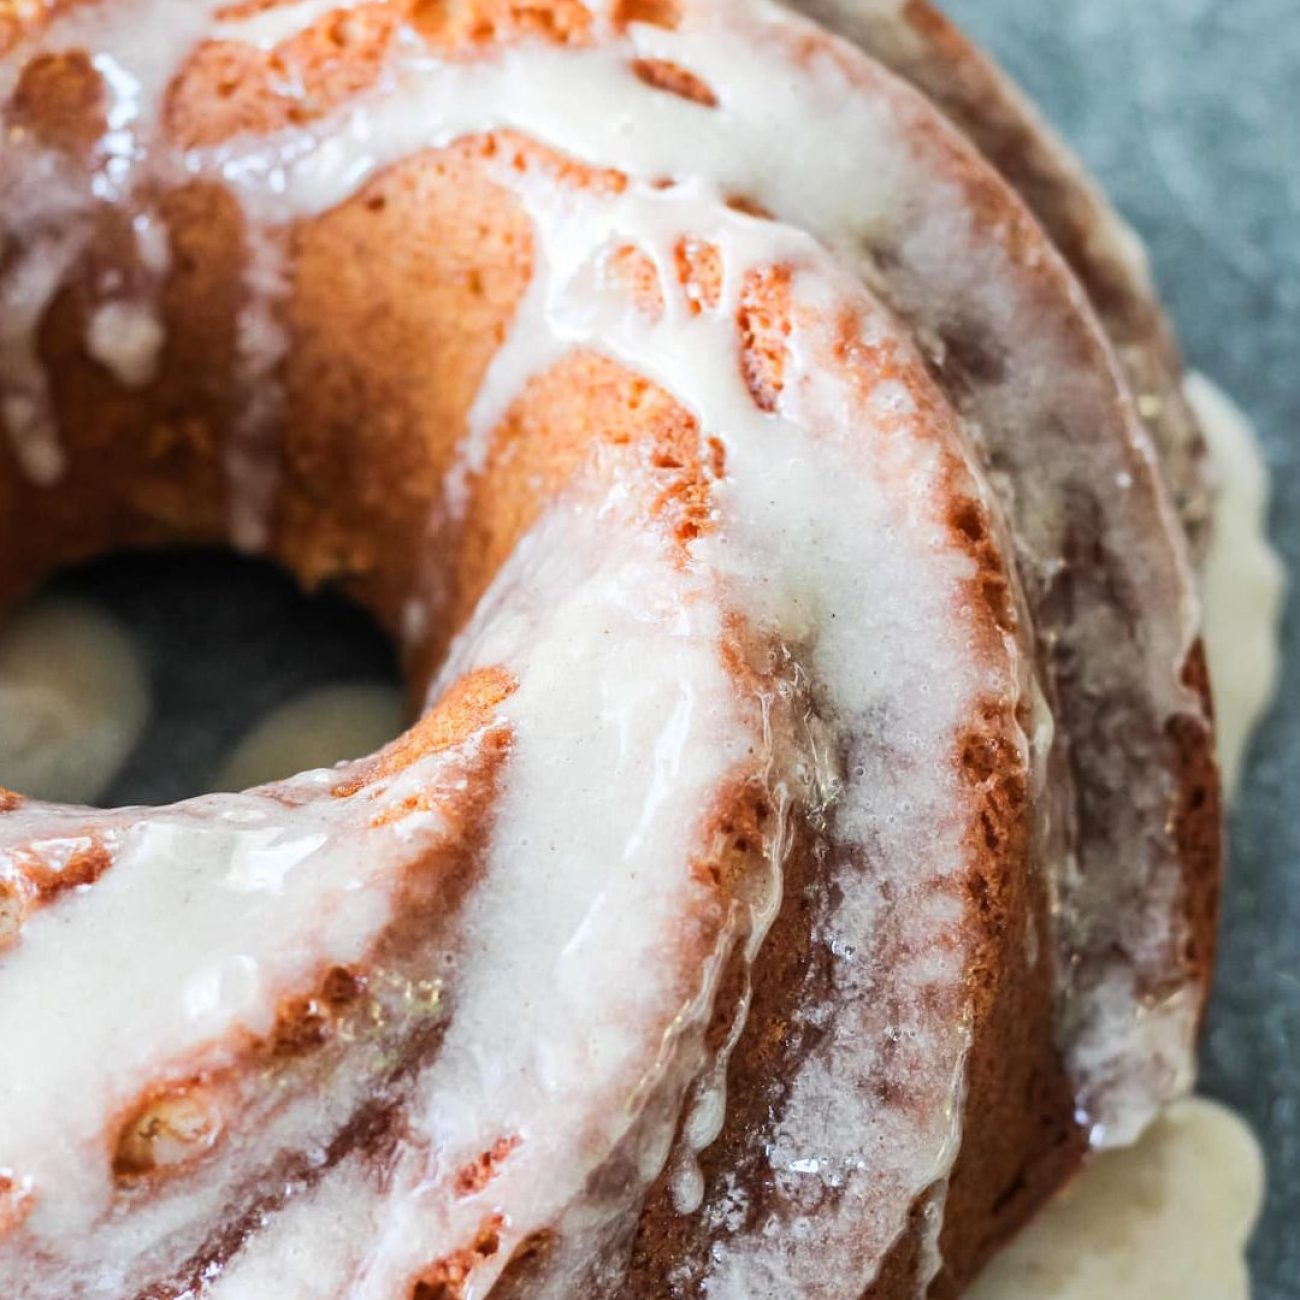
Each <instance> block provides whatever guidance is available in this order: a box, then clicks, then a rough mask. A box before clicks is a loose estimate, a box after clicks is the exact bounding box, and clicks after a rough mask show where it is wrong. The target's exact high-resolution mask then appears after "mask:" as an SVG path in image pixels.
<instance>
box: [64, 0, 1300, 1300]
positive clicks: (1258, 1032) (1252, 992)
mask: <svg viewBox="0 0 1300 1300" xmlns="http://www.w3.org/2000/svg"><path fill="white" fill-rule="evenodd" d="M949 8H950V10H951V11H952V12H953V14H954V15H955V16H956V17H958V18H959V19H960V20H961V21H962V22H963V23H964V24H966V25H967V27H968V28H969V30H971V31H972V32H973V33H974V34H976V35H977V36H978V37H980V38H981V39H982V40H983V41H984V42H985V43H986V44H987V45H988V46H989V47H990V48H991V49H993V50H994V51H995V52H996V53H997V55H998V56H999V57H1000V58H1001V59H1002V60H1003V62H1004V63H1006V64H1007V65H1008V66H1009V67H1010V68H1011V70H1012V71H1013V72H1014V73H1015V74H1016V75H1017V77H1018V78H1019V79H1020V81H1021V82H1022V84H1023V85H1024V86H1025V87H1026V88H1028V89H1029V90H1030V92H1031V93H1032V94H1033V96H1034V97H1035V98H1036V99H1037V101H1038V102H1039V103H1040V104H1041V105H1042V106H1043V107H1044V109H1045V111H1046V113H1047V115H1048V116H1049V117H1050V118H1052V119H1053V120H1054V121H1055V122H1056V123H1057V124H1058V125H1059V126H1060V127H1061V129H1062V130H1063V132H1064V133H1065V135H1066V136H1067V137H1068V138H1069V139H1070V140H1071V141H1072V142H1073V143H1074V144H1075V145H1076V147H1078V148H1079V149H1080V151H1081V152H1082V153H1083V154H1084V156H1085V157H1086V158H1087V159H1088V161H1089V162H1090V163H1091V164H1092V165H1093V167H1094V169H1095V170H1096V171H1097V173H1098V174H1099V175H1100V176H1101V177H1102V178H1103V180H1104V181H1105V182H1106V184H1107V186H1108V188H1109V189H1110V191H1111V193H1112V194H1113V195H1114V196H1115V198H1116V199H1117V201H1118V203H1119V205H1120V207H1121V208H1122V209H1123V210H1124V211H1125V212H1126V213H1127V214H1128V216H1129V217H1130V218H1131V219H1132V220H1133V221H1134V223H1135V224H1136V226H1137V227H1138V229H1139V230H1140V231H1141V233H1142V234H1143V235H1144V236H1145V238H1146V239H1147V241H1148V243H1149V245H1150V247H1151V250H1152V256H1153V261H1154V265H1155V270H1156V275H1157V278H1158V279H1159V282H1160V284H1161V286H1162V288H1163V290H1164V293H1165V297H1166V300H1167V301H1168V303H1169V304H1170V307H1171V310H1172V312H1173V314H1174V316H1175V318H1176V320H1177V322H1178V325H1179V328H1180V331H1181V334H1182V337H1183V340H1184V342H1185V345H1186V350H1187V353H1188V355H1189V358H1190V359H1191V361H1192V362H1193V364H1195V365H1196V366H1198V367H1199V368H1201V369H1203V370H1204V371H1206V372H1207V373H1208V374H1209V375H1211V376H1212V377H1214V378H1215V379H1217V380H1219V381H1220V382H1221V383H1223V384H1224V385H1225V386H1226V387H1227V388H1228V389H1229V390H1230V391H1231V392H1232V393H1233V394H1234V395H1235V396H1236V397H1237V399H1238V400H1239V401H1240V402H1241V403H1242V404H1243V405H1244V406H1245V407H1246V409H1247V410H1248V411H1249V412H1250V413H1251V415H1252V416H1254V418H1255V419H1256V421H1257V422H1258V424H1259V426H1260V428H1261V430H1262V431H1263V434H1264V438H1265V442H1266V445H1267V450H1268V455H1269V459H1270V461H1271V463H1272V465H1273V467H1274V469H1275V471H1276V479H1275V493H1276V496H1275V503H1274V522H1275V531H1276V536H1277V538H1278V540H1279V543H1280V546H1281V549H1282V551H1283V552H1284V554H1285V556H1286V559H1287V561H1288V564H1289V566H1291V567H1292V568H1293V570H1294V569H1295V566H1296V564H1297V561H1298V560H1300V465H1298V464H1297V461H1298V459H1300V457H1298V455H1297V441H1296V437H1295V433H1294V431H1295V430H1296V429H1297V428H1300V364H1298V363H1297V359H1296V357H1295V356H1294V352H1295V348H1296V343H1297V336H1298V335H1300V239H1298V238H1297V235H1300V219H1298V214H1300V119H1298V118H1297V116H1296V110H1295V103H1294V101H1295V96H1296V88H1297V85H1298V84H1300V0H1217V2H1211V0H1077V3H1074V4H1066V3H1061V2H1059V0H951V2H950V4H949ZM74 585H75V587H76V588H77V589H78V590H80V591H83V592H90V593H93V594H94V595H95V596H96V598H97V599H99V600H100V601H102V602H103V603H105V604H107V605H108V606H109V607H111V608H112V609H113V610H115V611H116V612H117V613H118V615H119V616H120V617H122V618H123V619H124V620H125V621H126V622H127V623H128V624H129V625H130V626H131V627H132V628H133V629H134V630H135V631H136V632H137V634H138V636H139V639H140V641H141V643H142V645H143V646H144V647H145V651H146V654H147V656H148V661H149V666H150V671H151V674H152V677H153V684H154V691H155V704H156V708H157V712H156V714H155V718H154V721H153V723H152V725H151V728H150V731H149V732H148V734H147V736H146V738H145V740H144V742H143V744H142V747H141V750H140V752H139V753H138V754H137V755H136V756H135V757H134V759H133V760H132V763H131V765H130V768H129V770H128V771H127V772H126V773H125V774H124V775H123V777H122V779H121V780H120V781H119V782H118V784H117V786H116V787H115V789H114V790H113V791H111V792H110V799H111V801H113V802H128V801H140V802H161V801H165V800H169V799H174V798H178V797H180V796H182V795H185V794H189V793H195V792H198V791H199V790H201V789H203V788H205V786H206V783H207V782H208V781H209V780H210V779H211V777H212V775H213V773H214V772H215V771H216V769H217V767H218V765H219V763H220V761H221V759H222V757H223V756H224V755H225V754H226V753H227V752H228V750H229V747H230V745H231V743H232V742H233V741H234V739H235V738H237V737H238V736H239V735H240V734H241V733H242V732H243V731H244V730H245V729H246V728H247V727H248V726H249V725H250V724H251V723H252V722H253V721H254V720H255V719H256V718H257V717H258V716H260V715H261V713H262V712H264V711H265V710H266V709H267V708H268V707H269V706H270V705H271V704H273V703H276V702H278V701H281V700H284V699H287V698H289V697H291V696H292V695H294V694H297V693H298V692H299V691H301V690H304V689H307V688H309V687H311V686H313V685H317V684H323V683H325V682H331V681H336V680H340V679H355V678H386V677H387V678H391V677H392V675H393V665H392V661H391V657H390V655H389V653H388V651H387V649H386V647H385V646H384V644H383V642H382V639H381V638H379V637H378V635H377V633H375V632H374V630H373V629H372V628H370V627H369V626H368V625H367V624H366V623H365V621H364V620H363V619H362V618H361V617H360V616H359V615H356V614H355V612H351V611H349V610H348V609H347V608H346V607H344V606H342V605H341V603H339V602H330V601H326V602H323V603H321V602H316V603H311V602H305V601H303V600H301V599H300V598H298V597H296V596H295V595H294V593H293V592H292V590H291V589H290V587H289V584H288V583H287V581H286V580H284V579H282V578H280V577H278V576H276V575H275V574H274V573H273V572H271V571H270V570H267V569H262V568H259V567H257V566H253V565H248V564H242V563H238V562H235V561H233V560H226V561H221V560H216V559H213V558H204V559H201V560H196V559H195V558H194V557H184V558H170V559H169V558H154V559H149V560H136V561H130V562H115V563H110V564H107V565H101V566H97V567H96V569H94V570H92V571H90V572H89V573H88V574H86V575H83V576H81V577H78V578H76V579H75V580H74ZM217 596H219V597H220V598H219V599H214V597H217ZM1298 635H1300V624H1298V623H1297V619H1296V613H1295V609H1294V606H1293V605H1292V606H1290V607H1289V608H1288V614H1287V620H1286V625H1285V644H1286V648H1287V649H1286V672H1285V677H1284V680H1283V684H1282V693H1281V698H1280V701H1279V704H1278V707H1277V708H1276V710H1275V712H1274V714H1273V716H1272V717H1271V719H1270V720H1269V722H1268V723H1267V725H1266V726H1265V727H1264V728H1263V730H1262V732H1261V733H1260V735H1259V736H1258V738H1257V742H1256V744H1255V747H1254V750H1253V757H1252V761H1251V764H1250V768H1249V772H1248V779H1247V782H1246V786H1245V790H1244V795H1243V797H1242V800H1241V805H1240V808H1239V809H1238V811H1237V814H1236V815H1235V816H1234V818H1233V826H1232V832H1233V872H1232V877H1231V881H1230V885H1229V890H1228V895H1227V914H1226V918H1225V932H1224V947H1223V962H1222V966H1221V970H1220V974H1219V979H1218V986H1217V993H1216V996H1215V1002H1214V1007H1213V1011H1212V1014H1211V1019H1210V1027H1209V1034H1208V1038H1207V1042H1206V1050H1205V1064H1204V1072H1203V1082H1204V1087H1205V1090H1206V1091H1207V1092H1209V1093H1211V1094H1212V1095H1214V1096H1217V1097H1221V1098H1223V1099H1225V1100H1226V1101H1228V1102H1229V1103H1231V1104H1232V1105H1233V1106H1235V1107H1236V1108H1238V1109H1239V1110H1241V1111H1243V1112H1244V1113H1246V1114H1247V1115H1248V1116H1249V1117H1250V1119H1251V1121H1252V1122H1253V1124H1254V1126H1255V1128H1256V1130H1257V1131H1258V1132H1259V1133H1260V1134H1261V1135H1262V1137H1263V1140H1264V1144H1265V1147H1266V1149H1267V1151H1268V1155H1269V1162H1270V1193H1269V1200H1268V1206H1267V1210H1266V1214H1265V1218H1264V1222H1263V1225H1262V1227H1261V1230H1260V1232H1259V1234H1258V1236H1257V1239H1256V1241H1255V1245H1254V1250H1253V1265H1254V1271H1255V1277H1256V1288H1257V1297H1258V1300H1298V1298H1300V974H1298V969H1300V659H1298V658H1297V656H1296V655H1295V653H1294V647H1295V645H1296V639H1297V636H1298ZM1293 792H1294V793H1293ZM1098 1300H1104V1297H1099V1298H1098Z"/></svg>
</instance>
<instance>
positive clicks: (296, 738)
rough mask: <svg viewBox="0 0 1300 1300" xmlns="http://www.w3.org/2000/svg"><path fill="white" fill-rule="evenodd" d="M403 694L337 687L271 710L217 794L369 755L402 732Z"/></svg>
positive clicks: (245, 740) (240, 749)
mask: <svg viewBox="0 0 1300 1300" xmlns="http://www.w3.org/2000/svg"><path fill="white" fill-rule="evenodd" d="M405 716H406V710H405V706H404V704H403V702H402V696H401V692H400V691H398V690H397V689H396V688H394V687H391V686H383V685H380V684H378V683H374V682H339V683H337V684H336V685H332V686H321V687H318V688H317V689H316V690H313V691H308V692H307V693H306V694H305V695H300V696H297V697H295V698H294V699H292V700H289V701H288V702H287V703H286V704H282V705H280V706H279V707H278V708H276V709H273V710H272V711H271V712H270V713H269V714H268V715H267V716H266V717H264V718H262V719H261V720H260V721H259V722H258V723H257V724H256V725H255V726H254V727H253V728H252V729H251V730H250V731H249V732H248V733H247V734H246V735H245V736H243V737H242V738H241V739H240V741H239V743H238V744H237V745H236V746H235V748H234V750H233V751H232V752H231V753H230V755H229V757H227V759H226V761H225V762H224V763H223V764H222V767H221V772H220V774H219V775H218V776H217V779H216V781H215V782H214V783H213V789H215V790H247V789H248V788H249V787H250V786H254V785H265V784H266V783H268V782H270V781H283V780H285V779H286V778H287V777H290V776H293V775H294V773H295V772H302V771H305V770H306V769H308V768H315V767H332V766H335V765H336V764H339V763H342V762H344V761H345V760H347V759H352V758H357V757H358V756H359V755H362V754H370V753H373V752H374V751H375V750H377V749H379V748H380V747H381V746H383V745H385V744H386V743H387V742H388V741H390V740H392V739H393V737H394V736H396V735H398V734H399V732H400V731H401V730H402V722H403V719H404V718H405Z"/></svg>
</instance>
